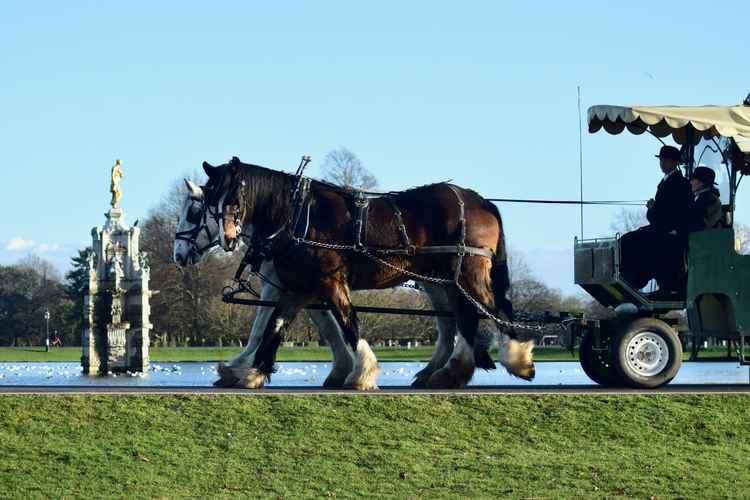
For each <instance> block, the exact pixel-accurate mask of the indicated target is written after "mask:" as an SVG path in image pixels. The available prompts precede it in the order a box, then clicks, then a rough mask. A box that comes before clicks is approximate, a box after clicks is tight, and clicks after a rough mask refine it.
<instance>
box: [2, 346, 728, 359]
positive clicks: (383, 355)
mask: <svg viewBox="0 0 750 500" xmlns="http://www.w3.org/2000/svg"><path fill="white" fill-rule="evenodd" d="M432 350H433V347H432V346H419V347H417V348H414V349H405V348H397V347H386V348H375V354H376V355H377V357H378V360H379V361H427V360H429V359H430V356H432ZM239 352H240V348H239V347H222V348H219V347H152V348H151V361H163V362H177V361H226V360H228V359H230V358H232V357H233V356H236V355H237V354H238V353H239ZM534 353H535V354H534V356H535V359H536V360H537V361H577V360H578V353H577V352H576V353H575V355H571V354H570V351H567V350H565V349H559V348H552V347H546V348H544V347H543V348H536V349H535V350H534ZM688 355H689V353H685V356H684V359H687V357H688ZM700 356H701V358H716V357H722V356H726V349H711V350H707V351H702V352H701V355H700ZM80 359H81V348H80V347H63V348H53V349H50V352H48V353H47V352H44V348H41V347H0V362H1V361H80ZM330 359H331V351H330V350H329V349H328V348H327V347H318V346H314V347H282V348H281V349H280V350H279V357H278V360H279V361H329V360H330Z"/></svg>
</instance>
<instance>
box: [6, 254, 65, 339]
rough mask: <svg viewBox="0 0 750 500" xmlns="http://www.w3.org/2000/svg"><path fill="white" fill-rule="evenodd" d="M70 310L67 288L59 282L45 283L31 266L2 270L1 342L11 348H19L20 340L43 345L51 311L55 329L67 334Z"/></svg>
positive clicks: (47, 281)
mask: <svg viewBox="0 0 750 500" xmlns="http://www.w3.org/2000/svg"><path fill="white" fill-rule="evenodd" d="M69 307H70V301H69V300H68V299H67V296H66V293H65V288H64V287H63V286H62V284H61V283H59V282H58V281H55V280H53V279H45V278H44V276H42V275H40V274H39V273H38V272H37V271H36V270H34V269H31V268H30V267H28V266H27V265H16V266H0V338H2V339H4V341H6V342H7V343H8V345H11V346H14V345H16V344H17V343H18V341H19V339H24V340H25V341H26V343H27V344H29V345H41V344H42V343H43V341H44V337H45V334H46V331H45V324H44V313H45V311H47V310H49V312H50V318H51V325H53V326H54V328H55V329H59V330H62V331H66V330H67V329H68V323H67V315H66V311H67V308H69Z"/></svg>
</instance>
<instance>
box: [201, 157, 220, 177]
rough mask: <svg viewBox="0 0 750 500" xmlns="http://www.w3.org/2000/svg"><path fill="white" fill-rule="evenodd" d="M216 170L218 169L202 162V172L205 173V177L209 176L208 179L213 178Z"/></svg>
mask: <svg viewBox="0 0 750 500" xmlns="http://www.w3.org/2000/svg"><path fill="white" fill-rule="evenodd" d="M217 168H218V167H214V166H212V165H211V164H210V163H208V162H207V161H204V162H203V171H204V172H206V175H207V176H209V177H213V175H214V172H216V169H217Z"/></svg>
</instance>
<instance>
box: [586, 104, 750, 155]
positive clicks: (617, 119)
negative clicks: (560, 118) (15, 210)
mask: <svg viewBox="0 0 750 500" xmlns="http://www.w3.org/2000/svg"><path fill="white" fill-rule="evenodd" d="M688 124H691V125H692V126H693V127H694V128H695V129H696V130H697V131H698V134H696V136H698V137H696V141H697V140H698V139H699V138H700V137H705V138H707V139H708V138H710V137H722V136H723V137H731V138H733V139H734V141H735V142H736V143H737V146H739V148H740V150H741V151H742V152H743V153H750V106H631V107H626V106H592V107H590V108H589V132H591V133H594V132H597V131H599V129H601V128H602V127H603V128H604V130H606V131H607V132H609V133H610V134H619V133H620V132H622V131H623V130H624V129H625V128H627V129H628V130H629V131H630V132H632V133H634V134H642V133H643V132H645V131H646V130H647V129H648V130H650V131H651V132H653V134H654V135H656V136H657V137H666V136H668V135H670V134H671V135H672V137H673V138H674V140H675V142H677V144H685V142H686V133H685V127H686V126H687V125H688Z"/></svg>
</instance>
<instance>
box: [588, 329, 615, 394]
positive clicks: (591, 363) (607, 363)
mask: <svg viewBox="0 0 750 500" xmlns="http://www.w3.org/2000/svg"><path fill="white" fill-rule="evenodd" d="M578 356H579V358H580V360H581V368H582V369H583V372H584V373H585V374H586V375H588V377H589V378H590V379H591V380H593V381H594V382H596V383H597V384H599V385H603V386H606V387H619V386H622V385H624V383H623V380H622V378H621V377H620V374H619V373H618V371H617V369H616V368H615V364H614V360H613V359H612V355H611V349H607V350H606V351H595V350H594V338H593V335H591V334H590V333H589V334H586V335H584V336H583V337H582V338H581V345H580V346H579V348H578Z"/></svg>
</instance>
